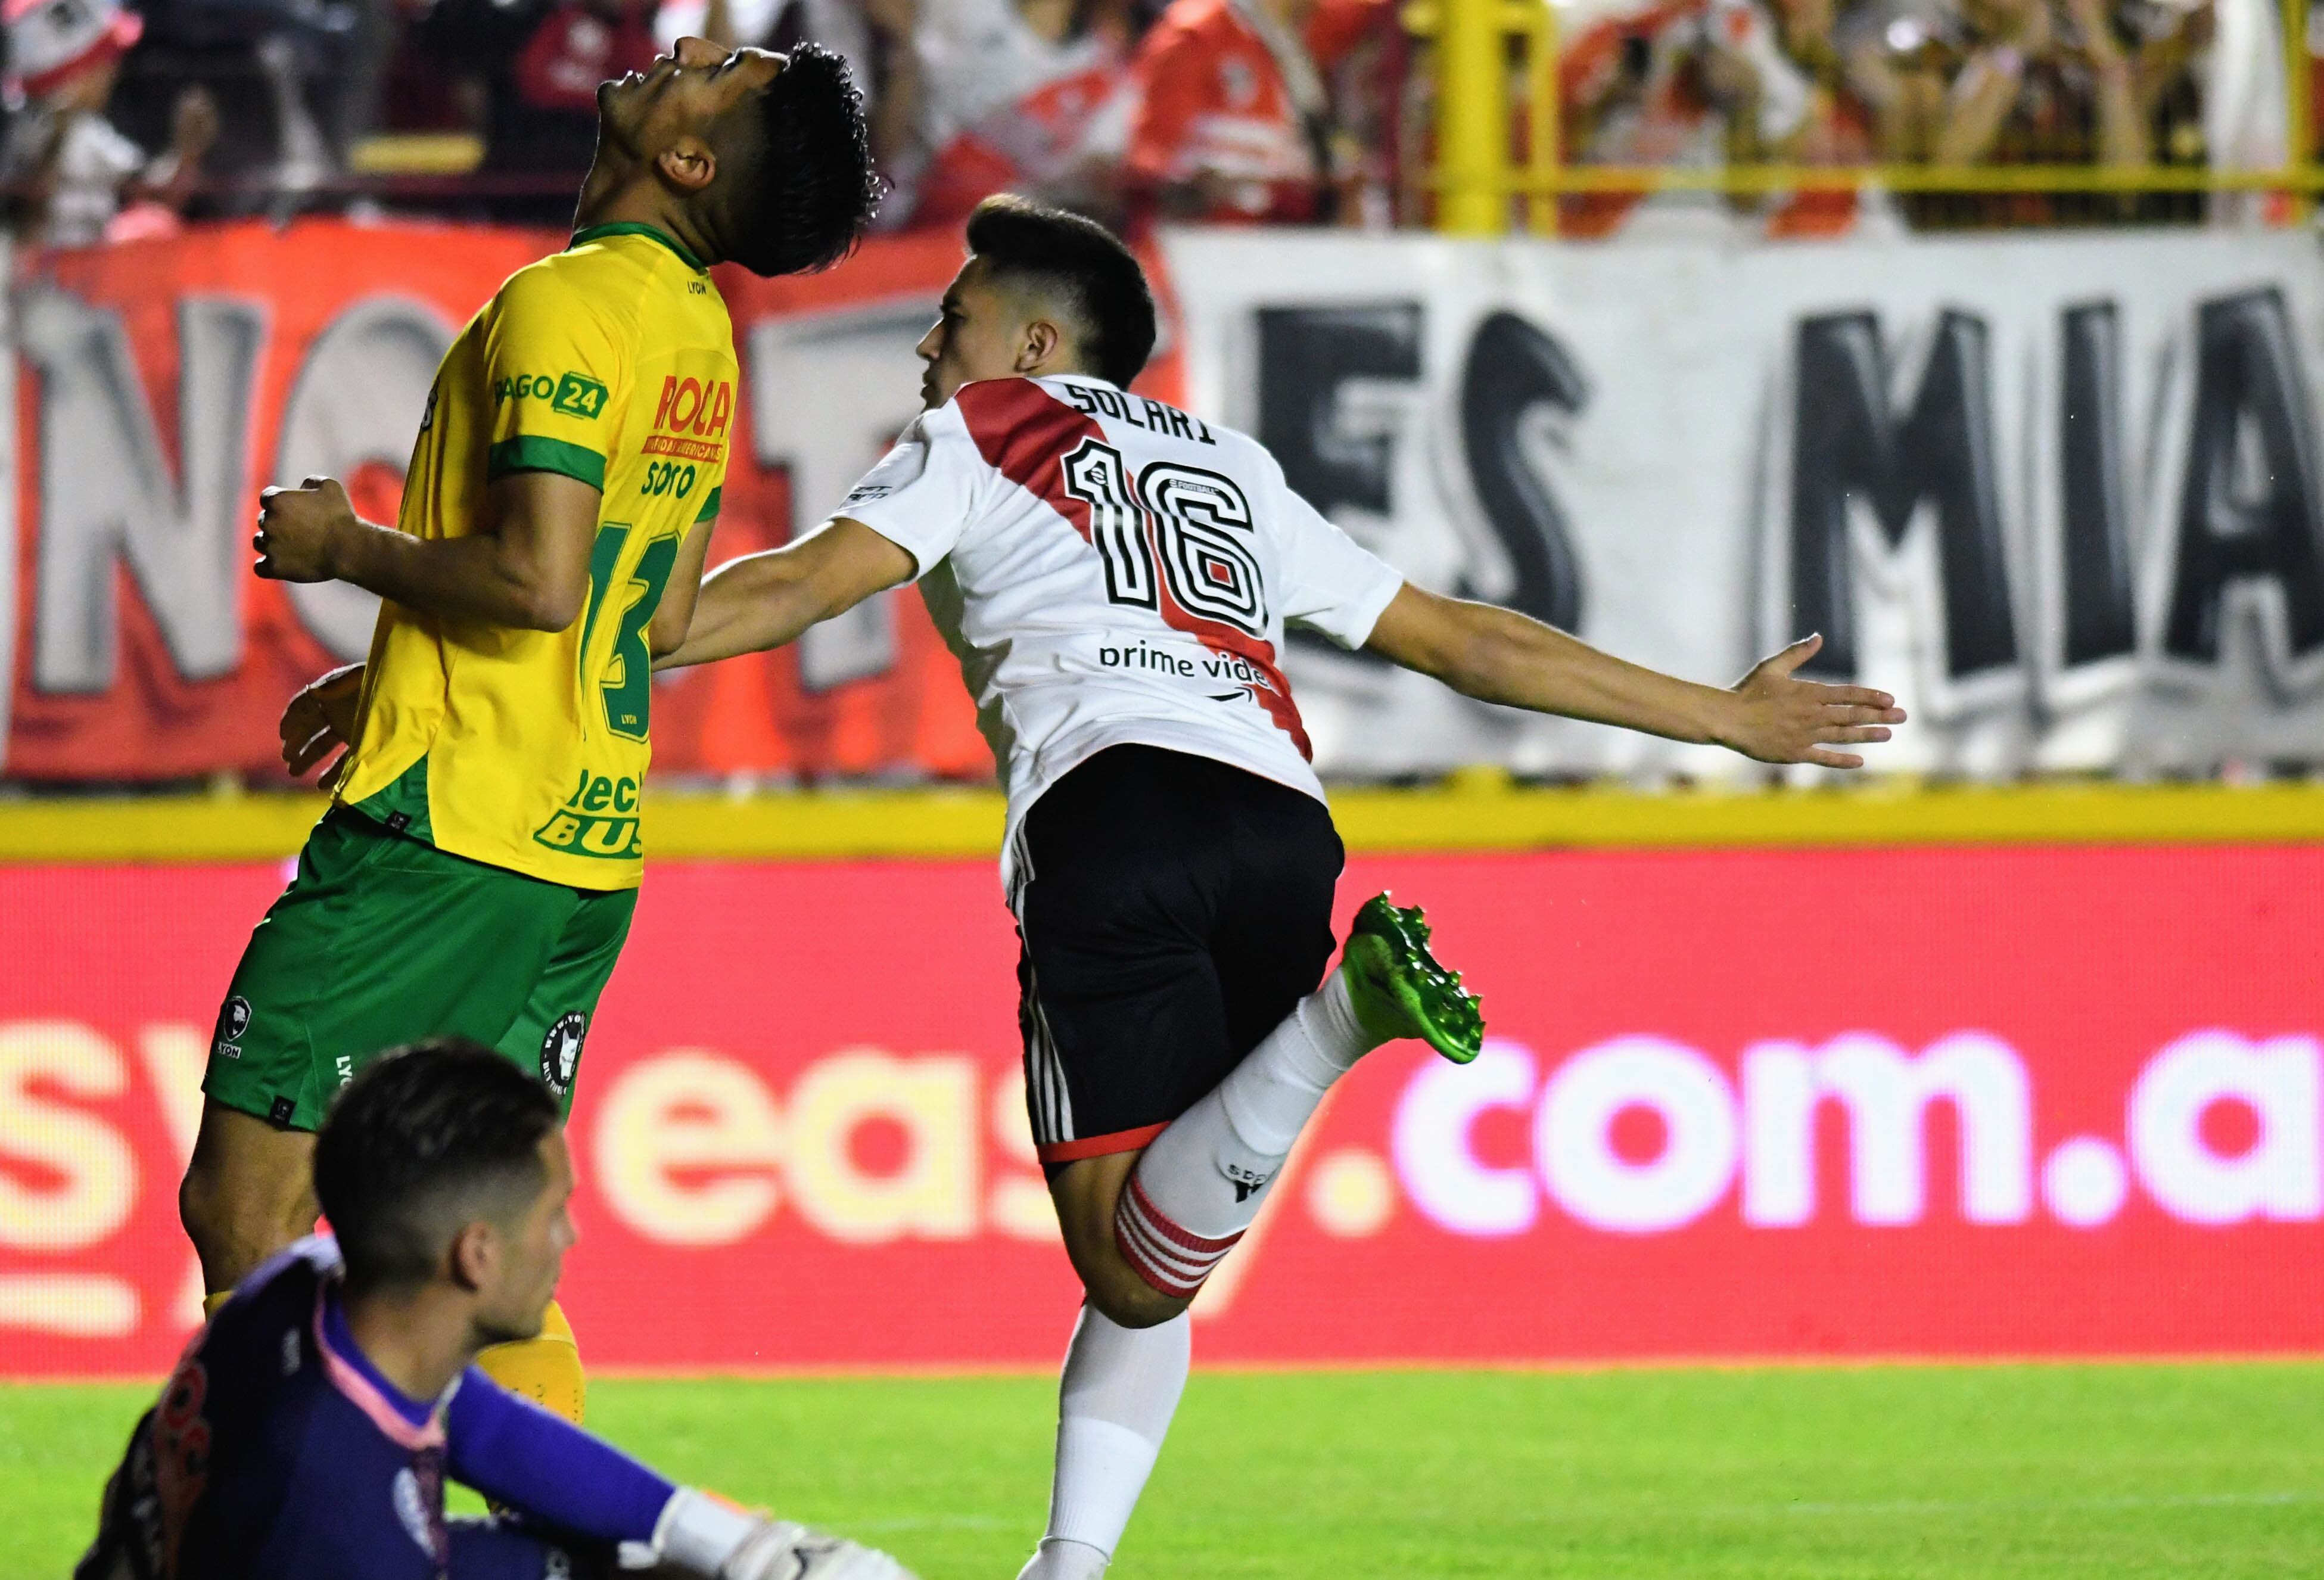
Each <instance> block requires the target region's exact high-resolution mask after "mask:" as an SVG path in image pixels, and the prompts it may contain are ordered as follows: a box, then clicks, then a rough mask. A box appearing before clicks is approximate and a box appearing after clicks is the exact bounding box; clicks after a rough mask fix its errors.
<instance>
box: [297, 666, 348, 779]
mask: <svg viewBox="0 0 2324 1580" xmlns="http://www.w3.org/2000/svg"><path fill="white" fill-rule="evenodd" d="M363 683H364V667H363V666H362V665H361V664H346V665H343V666H341V667H340V668H338V669H336V670H332V671H331V672H330V673H329V674H327V675H325V676H323V677H322V678H321V679H316V680H310V681H309V682H308V683H307V685H306V686H304V687H302V688H300V692H299V694H298V695H297V696H296V697H293V698H291V706H290V707H286V708H284V709H283V710H282V766H283V767H285V768H287V769H289V770H290V771H291V777H292V778H294V779H297V778H303V777H305V775H306V773H307V771H308V770H309V769H310V768H312V767H314V766H315V764H316V763H318V762H321V761H322V760H323V759H324V758H326V757H328V756H329V755H330V754H331V753H334V752H336V751H338V750H339V749H340V748H341V747H343V746H352V745H354V744H355V709H356V707H357V706H358V704H360V703H361V701H362V700H363ZM340 761H341V764H342V765H344V763H345V761H346V760H345V759H344V758H342V759H341V760H340ZM337 777H338V770H337V768H334V769H333V770H332V771H331V772H329V773H327V774H325V775H324V776H323V781H322V784H323V788H324V789H325V790H329V789H330V788H332V781H334V780H336V779H337Z"/></svg>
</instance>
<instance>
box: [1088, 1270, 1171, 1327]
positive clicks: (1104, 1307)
mask: <svg viewBox="0 0 2324 1580" xmlns="http://www.w3.org/2000/svg"><path fill="white" fill-rule="evenodd" d="M1112 1261H1113V1264H1114V1265H1112V1266H1111V1267H1108V1268H1106V1269H1105V1270H1103V1271H1102V1273H1099V1274H1098V1275H1097V1276H1094V1277H1091V1278H1087V1279H1084V1280H1083V1284H1082V1287H1083V1289H1084V1290H1085V1291H1086V1292H1087V1293H1088V1295H1089V1301H1090V1304H1091V1305H1092V1306H1094V1307H1097V1309H1098V1314H1099V1315H1100V1316H1102V1317H1104V1318H1105V1319H1106V1320H1107V1321H1109V1322H1111V1323H1113V1324H1115V1325H1116V1326H1120V1327H1159V1326H1162V1325H1163V1324H1164V1323H1166V1322H1169V1321H1172V1320H1174V1319H1175V1318H1176V1317H1178V1316H1180V1315H1181V1314H1182V1313H1184V1312H1185V1309H1186V1307H1188V1306H1190V1305H1192V1304H1194V1301H1193V1299H1192V1298H1191V1297H1189V1296H1184V1295H1171V1294H1167V1293H1165V1292H1164V1291H1162V1290H1160V1289H1156V1288H1155V1287H1154V1286H1153V1285H1152V1284H1149V1283H1148V1282H1147V1281H1146V1280H1145V1278H1144V1277H1143V1276H1142V1275H1141V1274H1140V1273H1139V1271H1138V1270H1137V1269H1136V1268H1134V1267H1132V1266H1131V1265H1130V1262H1129V1260H1128V1259H1127V1258H1125V1257H1122V1256H1121V1255H1120V1253H1119V1252H1117V1253H1116V1254H1115V1256H1114V1257H1113V1258H1112Z"/></svg>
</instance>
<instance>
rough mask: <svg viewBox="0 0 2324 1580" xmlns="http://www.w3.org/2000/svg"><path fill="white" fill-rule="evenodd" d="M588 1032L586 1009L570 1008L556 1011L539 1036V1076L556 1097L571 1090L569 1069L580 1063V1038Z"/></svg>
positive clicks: (574, 1068)
mask: <svg viewBox="0 0 2324 1580" xmlns="http://www.w3.org/2000/svg"><path fill="white" fill-rule="evenodd" d="M588 1034H589V1015H588V1012H586V1011H585V1010H574V1011H571V1012H568V1013H566V1014H563V1015H559V1016H558V1018H557V1021H556V1023H555V1024H554V1025H552V1026H550V1027H549V1035H548V1036H546V1037H543V1038H542V1039H540V1078H541V1079H542V1080H543V1081H544V1082H546V1083H548V1086H549V1090H550V1091H552V1092H554V1093H556V1094H557V1095H558V1096H559V1097H562V1096H564V1095H566V1094H567V1092H570V1091H571V1090H573V1072H574V1071H575V1070H576V1069H577V1068H579V1067H580V1065H581V1039H583V1038H584V1037H586V1036H587V1035H588Z"/></svg>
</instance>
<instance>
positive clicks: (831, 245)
mask: <svg viewBox="0 0 2324 1580" xmlns="http://www.w3.org/2000/svg"><path fill="white" fill-rule="evenodd" d="M723 130H724V137H723V138H722V139H721V140H722V141H723V142H724V143H726V144H727V146H726V147H725V148H724V149H722V150H721V158H720V162H719V172H718V179H717V180H715V181H713V182H712V183H711V185H710V187H709V189H708V190H707V191H706V192H705V194H704V197H705V209H706V212H705V215H704V219H705V223H706V225H707V226H708V228H709V230H710V233H711V236H713V237H714V238H715V243H716V245H717V249H718V255H719V256H720V257H722V258H726V259H730V260H732V261H733V262H734V263H740V264H742V267H744V268H745V269H748V270H749V271H751V273H753V274H805V273H811V272H813V271H815V270H817V269H828V268H830V267H831V266H832V265H833V264H834V263H838V262H839V261H840V260H841V259H843V258H844V257H846V256H847V254H850V253H852V252H853V251H854V250H855V245H856V243H858V242H860V241H862V239H863V232H864V230H865V229H866V228H867V227H868V226H870V225H871V216H872V215H873V214H874V213H876V212H877V211H878V209H879V208H880V199H881V197H882V196H883V195H884V194H885V192H886V190H887V183H886V182H885V181H883V180H881V179H880V172H879V171H878V169H877V168H876V167H875V166H874V164H873V162H872V159H871V131H870V128H869V126H868V125H867V124H866V122H865V120H864V114H863V95H862V91H861V90H860V89H858V88H856V86H855V81H854V79H853V78H852V77H850V76H849V75H848V71H847V63H846V62H845V61H844V60H841V59H840V58H839V57H838V56H837V55H835V54H833V53H832V52H831V51H829V50H826V49H824V48H823V47H821V46H820V45H817V44H801V45H799V46H798V48H797V49H795V50H793V51H790V55H789V64H788V65H787V66H785V67H784V68H783V69H782V70H780V71H779V72H778V73H776V75H775V79H774V80H773V81H771V82H770V83H768V84H767V86H766V87H765V88H761V90H760V91H759V92H758V93H757V94H756V95H755V96H753V97H752V98H751V99H749V100H747V101H746V102H744V103H743V104H742V105H739V106H736V107H735V108H734V109H733V111H732V112H730V114H729V117H728V124H727V125H726V126H725V127H724V128H723Z"/></svg>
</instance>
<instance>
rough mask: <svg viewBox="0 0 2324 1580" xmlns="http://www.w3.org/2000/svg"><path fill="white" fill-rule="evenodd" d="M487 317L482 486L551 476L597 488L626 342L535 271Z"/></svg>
mask: <svg viewBox="0 0 2324 1580" xmlns="http://www.w3.org/2000/svg"><path fill="white" fill-rule="evenodd" d="M492 314H493V318H492V323H491V326H490V328H488V329H487V331H486V333H485V337H484V376H485V378H486V380H487V381H488V387H487V389H486V390H485V392H484V394H485V399H487V400H488V401H490V402H492V413H493V423H492V434H493V438H492V448H491V449H490V450H489V451H488V452H487V453H486V457H485V461H484V474H485V476H486V479H487V480H488V481H493V482H497V481H499V480H500V479H501V478H503V477H505V476H509V475H510V474H512V473H514V472H556V473H558V474H560V475H561V476H567V477H571V478H574V479H575V480H576V481H578V482H582V483H586V484H587V485H589V486H590V487H592V488H596V489H601V490H602V489H603V488H604V486H605V457H606V456H607V455H608V453H610V452H611V450H612V448H613V424H614V420H615V417H614V413H615V411H616V410H617V409H618V408H619V407H620V406H621V405H622V402H623V400H624V397H626V395H627V394H628V393H629V383H630V377H631V364H632V352H633V348H632V346H630V345H628V344H627V337H624V336H622V335H620V334H618V333H616V332H615V328H614V327H613V323H612V322H611V321H610V320H609V319H608V318H607V316H606V314H605V313H604V310H602V309H601V308H600V307H599V306H598V305H597V304H596V303H595V302H594V301H593V300H590V298H589V297H587V296H586V295H585V294H584V293H583V292H581V291H578V290H577V289H576V288H575V286H574V285H573V284H572V282H568V281H566V280H563V279H561V278H559V277H558V274H557V273H556V272H554V271H552V270H549V269H545V268H539V267H535V268H530V269H524V270H521V271H519V272H518V273H516V274H515V275H513V276H512V277H511V279H510V280H509V282H508V283H507V284H506V285H503V287H501V293H500V295H499V296H498V297H496V298H495V299H494V300H493V306H492Z"/></svg>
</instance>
